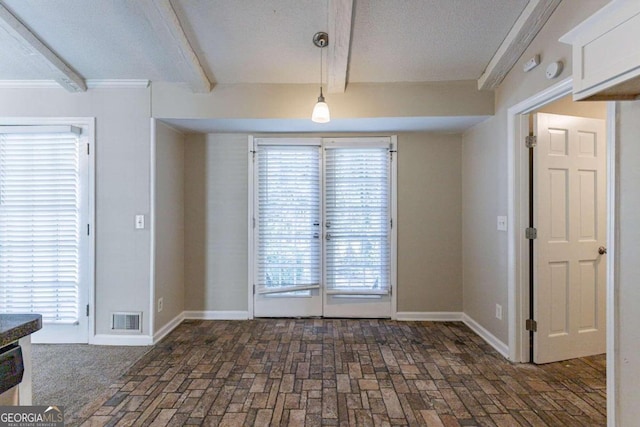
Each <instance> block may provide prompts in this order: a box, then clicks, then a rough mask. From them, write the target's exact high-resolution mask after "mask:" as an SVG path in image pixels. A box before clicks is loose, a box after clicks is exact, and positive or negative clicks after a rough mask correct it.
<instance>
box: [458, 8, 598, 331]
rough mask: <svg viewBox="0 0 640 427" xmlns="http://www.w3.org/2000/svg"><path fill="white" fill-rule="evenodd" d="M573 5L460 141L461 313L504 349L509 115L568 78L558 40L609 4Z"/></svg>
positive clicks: (566, 51)
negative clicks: (532, 63)
mask: <svg viewBox="0 0 640 427" xmlns="http://www.w3.org/2000/svg"><path fill="white" fill-rule="evenodd" d="M577 3H578V2H577V1H575V0H571V1H564V2H561V3H560V5H559V6H558V8H557V9H556V11H555V12H554V13H553V15H552V16H551V18H550V19H549V21H548V22H547V24H546V25H545V26H544V27H543V28H542V30H541V31H540V33H539V34H538V36H537V37H536V38H535V39H534V40H533V42H532V43H531V45H530V46H529V47H528V48H527V49H526V51H525V53H524V54H523V55H522V61H525V60H527V59H528V58H531V57H532V56H533V55H535V54H539V55H540V57H541V62H542V63H541V64H540V65H539V66H538V67H537V68H535V69H534V70H532V71H530V72H528V73H524V72H523V71H522V67H521V66H520V63H518V64H516V65H515V67H514V68H513V69H512V70H511V72H509V74H508V75H507V76H506V78H505V80H504V81H503V82H502V84H501V85H500V87H499V88H498V89H497V90H496V105H495V110H496V112H495V116H494V117H492V118H490V119H488V120H487V121H485V122H483V123H481V124H479V125H476V126H474V127H473V128H471V129H470V130H469V131H467V132H466V133H465V134H464V135H463V138H462V141H463V150H462V153H463V154H462V157H463V160H462V169H463V180H462V188H463V190H462V194H463V196H462V197H463V201H462V208H463V217H462V223H463V225H462V230H463V283H464V285H463V289H464V291H463V292H464V298H463V299H464V312H465V313H466V314H467V315H468V316H470V317H471V318H473V319H474V320H475V321H476V322H478V323H479V324H480V325H481V326H483V327H484V328H485V329H487V330H488V331H489V332H490V333H492V334H493V335H494V336H496V337H497V338H498V339H500V340H501V341H502V342H503V343H506V342H507V341H508V336H507V335H508V331H507V318H508V307H507V301H506V298H507V280H506V279H507V233H505V232H500V231H497V230H496V216H497V215H506V212H507V145H506V144H507V109H508V108H509V107H511V106H512V105H514V104H517V103H518V102H520V101H522V100H524V99H527V98H529V97H530V96H533V95H534V94H536V93H538V92H540V91H542V90H543V89H545V88H547V87H549V86H551V85H553V84H555V83H556V82H558V81H560V80H562V79H564V78H566V77H568V76H570V75H571V70H572V66H571V48H570V46H568V45H565V44H562V43H560V42H559V41H558V39H559V38H560V37H561V36H562V35H564V34H565V33H566V32H568V31H569V30H571V29H573V28H574V27H575V26H576V25H577V24H579V23H580V22H582V21H583V20H584V19H586V18H587V17H589V16H590V15H591V14H593V13H594V12H595V11H596V10H598V9H600V8H601V7H602V6H604V5H605V4H606V3H607V0H583V1H580V2H579V7H578V4H577ZM558 60H562V61H563V62H564V63H565V67H564V71H563V72H562V74H561V75H560V76H559V78H557V79H555V80H547V79H546V78H545V75H544V74H545V69H546V66H547V64H549V63H550V62H554V61H558ZM522 61H521V62H522ZM496 303H498V304H501V305H502V307H503V316H502V319H503V320H498V319H496V318H495V304H496Z"/></svg>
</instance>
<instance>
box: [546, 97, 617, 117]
mask: <svg viewBox="0 0 640 427" xmlns="http://www.w3.org/2000/svg"><path fill="white" fill-rule="evenodd" d="M537 112H538V113H551V114H562V115H564V116H575V117H586V118H589V119H600V120H606V118H607V103H606V102H589V101H580V102H574V101H573V95H567V96H565V97H563V98H560V99H558V100H557V101H555V102H552V103H550V104H547V105H545V106H543V107H542V108H540V109H539V110H538V111H537Z"/></svg>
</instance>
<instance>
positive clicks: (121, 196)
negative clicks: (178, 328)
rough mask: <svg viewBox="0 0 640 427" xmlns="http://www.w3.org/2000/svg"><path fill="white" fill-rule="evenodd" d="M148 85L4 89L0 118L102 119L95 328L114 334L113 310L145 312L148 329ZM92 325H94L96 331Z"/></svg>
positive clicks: (98, 151) (98, 140) (98, 126)
mask: <svg viewBox="0 0 640 427" xmlns="http://www.w3.org/2000/svg"><path fill="white" fill-rule="evenodd" d="M149 95H150V92H149V89H147V88H144V89H92V90H89V91H87V92H83V93H69V92H67V91H65V90H64V89H2V90H0V99H1V100H2V102H0V117H95V118H96V156H95V158H96V189H95V191H96V224H95V232H96V278H95V280H96V283H95V288H96V289H95V300H96V307H95V316H96V325H95V329H96V331H95V332H96V333H98V334H108V333H110V320H111V312H113V311H141V312H142V316H143V333H144V334H149V332H150V325H149V321H148V320H147V319H149V299H150V285H149V276H150V274H149V271H150V259H151V258H150V251H151V247H150V234H149V228H148V227H147V228H146V229H144V230H135V229H134V216H135V214H145V215H147V216H148V215H149V210H150V209H149V206H150V205H149V203H150V200H149V197H150V196H149V194H150V191H149V183H150V181H149V166H150V162H149V148H150V145H149V143H150V126H149V118H150V117H151V112H150V96H149ZM92 332H93V331H90V335H92Z"/></svg>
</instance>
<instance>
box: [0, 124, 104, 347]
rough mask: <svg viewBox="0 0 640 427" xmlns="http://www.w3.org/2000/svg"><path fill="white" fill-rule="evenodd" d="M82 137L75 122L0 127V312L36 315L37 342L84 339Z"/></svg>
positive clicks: (85, 174) (85, 184)
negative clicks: (39, 320) (38, 316)
mask: <svg viewBox="0 0 640 427" xmlns="http://www.w3.org/2000/svg"><path fill="white" fill-rule="evenodd" d="M87 144H88V138H87V137H86V136H83V135H82V129H80V128H77V127H74V126H66V125H65V126H57V125H56V126H0V312H3V313H37V314H41V315H42V319H43V328H42V330H40V331H39V332H37V333H35V334H34V335H33V336H32V339H33V340H34V341H35V342H68V343H83V342H84V343H86V342H87V341H88V317H87V316H88V315H87V313H86V312H85V307H87V304H88V301H89V287H90V286H91V284H92V277H91V264H90V263H91V260H90V259H89V253H90V245H91V238H90V237H89V235H88V233H89V230H88V228H87V227H88V224H90V219H89V213H90V201H89V160H88V159H89V152H88V150H87Z"/></svg>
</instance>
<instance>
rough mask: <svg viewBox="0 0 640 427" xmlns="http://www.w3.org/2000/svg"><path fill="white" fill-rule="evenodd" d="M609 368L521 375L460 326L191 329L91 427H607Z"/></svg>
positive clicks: (326, 323)
mask: <svg viewBox="0 0 640 427" xmlns="http://www.w3.org/2000/svg"><path fill="white" fill-rule="evenodd" d="M605 389H606V384H605V356H604V355H600V356H594V357H588V358H582V359H575V360H571V361H566V362H560V363H553V364H548V365H543V366H535V365H529V364H512V363H509V362H508V361H506V360H505V359H504V358H503V357H502V356H500V355H499V354H498V353H496V352H495V351H494V350H493V349H492V348H491V347H490V346H489V345H488V344H486V343H485V342H484V341H483V340H482V339H481V338H480V337H478V336H477V335H475V334H474V333H473V332H472V331H471V330H470V329H469V328H467V327H466V326H465V325H464V324H462V323H459V322H450V323H432V322H396V321H390V320H345V319H260V320H251V321H185V322H183V323H182V324H181V325H180V326H179V327H178V328H176V329H175V330H174V331H173V332H172V333H171V334H170V335H169V336H167V338H165V339H164V340H163V341H162V342H161V343H159V344H158V345H157V346H155V348H154V349H153V350H152V351H150V352H149V353H148V354H146V355H145V356H144V357H143V358H142V359H141V360H140V361H138V362H137V363H136V364H135V365H134V366H133V367H132V369H131V370H130V371H129V372H128V373H127V374H126V375H125V376H123V377H122V378H121V380H120V381H119V382H118V383H116V384H114V385H113V386H112V387H111V388H109V390H108V391H107V392H106V393H104V395H103V396H101V397H100V398H99V399H98V400H96V401H95V402H92V403H91V404H89V405H87V406H86V407H85V408H83V410H82V411H81V412H80V414H75V421H73V422H71V423H70V424H71V425H80V424H81V425H83V426H103V425H107V426H146V425H150V426H183V425H185V426H186V425H207V426H208V425H212V426H213V425H219V426H242V425H245V426H268V425H291V426H325V425H326V426H332V425H334V426H338V425H339V426H356V425H358V426H360V425H361V426H395V425H427V426H446V427H450V426H508V427H511V426H520V425H522V426H547V425H550V426H597V425H606V394H605Z"/></svg>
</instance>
